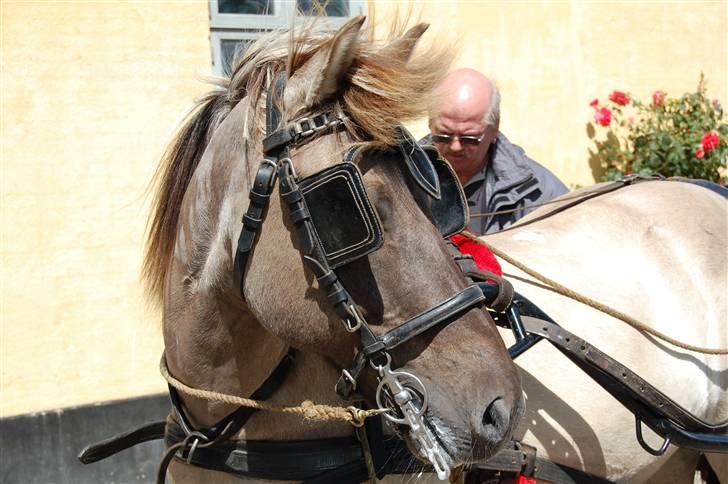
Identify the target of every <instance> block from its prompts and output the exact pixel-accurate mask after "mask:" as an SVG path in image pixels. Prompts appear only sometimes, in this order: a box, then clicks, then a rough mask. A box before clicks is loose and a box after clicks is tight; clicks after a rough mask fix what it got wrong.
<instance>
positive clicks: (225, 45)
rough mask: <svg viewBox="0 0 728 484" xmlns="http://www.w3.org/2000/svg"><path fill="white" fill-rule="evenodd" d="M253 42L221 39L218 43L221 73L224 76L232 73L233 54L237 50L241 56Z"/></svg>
mask: <svg viewBox="0 0 728 484" xmlns="http://www.w3.org/2000/svg"><path fill="white" fill-rule="evenodd" d="M253 42H254V40H252V39H251V40H247V39H246V40H239V39H222V40H221V41H220V51H221V52H220V53H221V57H222V59H221V60H222V72H223V74H225V75H226V76H229V75H230V74H231V73H232V66H233V59H234V58H235V53H236V52H237V51H238V50H239V51H240V54H241V55H242V54H243V52H245V51H246V50H247V49H248V47H250V45H251V44H252V43H253Z"/></svg>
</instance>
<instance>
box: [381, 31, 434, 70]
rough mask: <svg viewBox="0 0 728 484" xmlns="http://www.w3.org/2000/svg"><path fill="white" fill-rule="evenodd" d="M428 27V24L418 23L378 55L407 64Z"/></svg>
mask: <svg viewBox="0 0 728 484" xmlns="http://www.w3.org/2000/svg"><path fill="white" fill-rule="evenodd" d="M429 27H430V24H427V23H424V22H422V23H419V24H417V25H415V26H414V27H412V28H411V29H409V30H408V31H407V32H405V34H404V35H403V36H402V37H400V38H398V39H395V40H393V41H392V42H390V43H389V44H387V45H386V46H385V47H384V48H383V49H382V51H381V53H380V55H382V56H383V57H387V58H393V59H396V60H399V61H400V62H402V63H405V64H406V63H407V62H408V61H409V60H410V57H412V52H414V50H415V47H416V46H417V42H418V41H419V40H420V37H422V34H424V33H425V31H426V30H427V29H428V28H429Z"/></svg>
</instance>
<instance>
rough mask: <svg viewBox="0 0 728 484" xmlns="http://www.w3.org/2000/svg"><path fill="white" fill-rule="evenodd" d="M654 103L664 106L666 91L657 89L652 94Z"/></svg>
mask: <svg viewBox="0 0 728 484" xmlns="http://www.w3.org/2000/svg"><path fill="white" fill-rule="evenodd" d="M652 104H654V105H655V106H662V105H663V104H665V91H655V93H654V94H653V95H652Z"/></svg>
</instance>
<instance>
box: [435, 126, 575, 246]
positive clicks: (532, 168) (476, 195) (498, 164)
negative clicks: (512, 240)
mask: <svg viewBox="0 0 728 484" xmlns="http://www.w3.org/2000/svg"><path fill="white" fill-rule="evenodd" d="M421 143H423V144H431V141H430V137H429V136H428V137H426V138H424V139H423V140H421ZM487 156H488V157H489V158H490V161H489V162H488V163H487V164H486V165H485V167H483V169H482V170H481V171H480V172H478V173H476V174H475V176H473V178H471V179H470V180H468V182H467V183H466V184H465V186H464V187H463V188H464V189H465V196H466V197H467V199H468V206H469V208H470V227H469V228H470V230H471V231H472V232H473V233H475V234H477V235H484V234H489V233H492V232H498V231H499V230H503V229H505V228H506V227H508V226H509V225H511V224H512V223H514V222H515V221H516V220H518V219H519V218H521V217H523V216H524V215H525V214H527V213H528V212H530V211H531V210H533V209H529V208H526V207H529V206H531V205H534V204H538V203H543V202H547V201H549V200H551V199H552V198H556V197H558V196H559V195H562V194H564V193H566V192H568V191H569V190H568V189H567V188H566V186H565V185H564V184H563V183H561V180H559V179H558V178H556V176H555V175H554V174H553V173H551V172H550V171H549V170H547V169H546V168H544V167H543V166H541V165H540V164H538V163H536V162H535V161H533V160H532V159H531V158H529V157H528V156H526V153H525V151H524V150H523V148H521V147H520V146H517V145H514V144H513V143H511V142H510V141H508V138H506V137H505V136H504V135H503V133H498V138H496V140H495V142H494V143H493V144H492V145H491V147H490V149H489V150H488V155H487ZM514 208H519V209H520V208H523V209H524V210H518V211H516V212H511V213H505V214H500V215H491V216H487V217H483V216H478V214H481V213H489V212H496V211H499V210H509V209H514Z"/></svg>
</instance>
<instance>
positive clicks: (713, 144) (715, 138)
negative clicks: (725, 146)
mask: <svg viewBox="0 0 728 484" xmlns="http://www.w3.org/2000/svg"><path fill="white" fill-rule="evenodd" d="M700 144H701V145H703V149H704V150H705V152H706V153H708V152H710V151H712V150H714V149H716V148H717V147H718V145H719V144H720V136H719V135H718V133H716V132H715V131H709V132H707V133H705V134H704V135H703V138H702V139H701V140H700Z"/></svg>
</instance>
